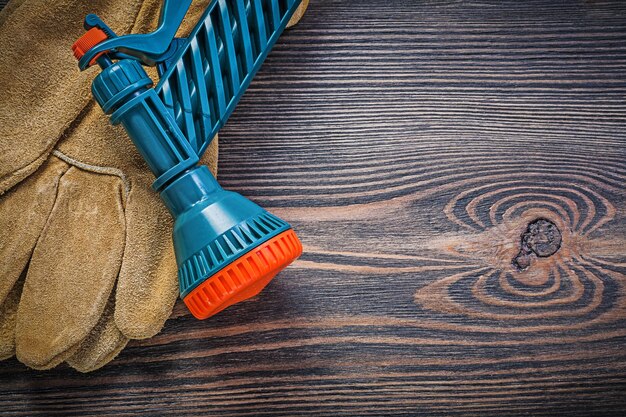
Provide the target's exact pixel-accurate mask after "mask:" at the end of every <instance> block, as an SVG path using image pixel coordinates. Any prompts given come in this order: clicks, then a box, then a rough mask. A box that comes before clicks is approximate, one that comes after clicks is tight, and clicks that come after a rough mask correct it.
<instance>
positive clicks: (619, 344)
mask: <svg viewBox="0 0 626 417" xmlns="http://www.w3.org/2000/svg"><path fill="white" fill-rule="evenodd" d="M221 150H222V154H221V157H220V169H221V172H220V181H221V182H222V184H223V185H224V186H225V187H226V188H230V189H233V190H237V191H240V192H242V193H243V194H245V195H247V196H249V197H251V198H253V199H254V200H255V201H257V202H259V203H260V204H262V205H264V206H265V207H267V208H269V209H271V210H272V211H273V212H275V213H276V214H277V215H279V216H282V217H283V218H285V219H286V220H288V221H289V222H291V223H292V224H293V225H294V227H295V228H296V229H297V230H298V232H299V235H300V237H301V239H302V241H303V243H304V245H305V253H304V255H303V256H302V258H301V259H300V260H299V261H297V262H296V263H295V264H294V265H293V266H292V267H290V268H289V269H288V270H286V271H284V272H283V273H282V274H281V275H280V276H279V277H278V278H277V279H276V280H274V281H273V282H272V283H271V284H270V286H269V287H268V288H267V289H266V290H265V291H264V292H263V293H262V294H261V295H260V296H259V297H257V298H255V299H254V300H252V301H250V302H245V303H242V304H240V305H237V306H235V307H233V308H230V309H229V310H228V312H227V313H225V314H222V315H220V316H218V317H216V318H214V319H212V320H209V321H205V322H198V321H195V320H194V319H192V318H191V317H190V316H189V314H188V313H186V312H185V310H184V307H183V306H182V305H180V304H179V305H177V307H176V309H175V314H174V316H173V318H172V319H171V320H170V321H169V322H168V324H167V325H166V328H165V330H164V331H163V333H161V334H160V335H159V336H157V337H155V338H152V339H149V340H145V341H141V342H135V343H131V344H130V346H129V347H128V348H127V349H126V350H124V352H123V353H122V354H121V355H120V356H119V358H118V359H117V360H115V361H114V362H113V363H111V364H110V365H109V366H107V367H105V368H104V369H102V370H100V371H98V372H96V373H94V374H90V375H80V374H77V373H76V372H74V371H72V370H71V369H67V368H61V369H57V370H55V371H52V372H34V371H29V370H26V369H25V368H24V367H23V366H21V365H20V364H19V363H18V362H16V361H14V360H12V361H7V362H2V363H0V392H2V396H0V414H6V415H24V416H26V415H28V416H31V415H36V414H41V415H63V416H69V415H91V414H110V415H120V416H121V415H135V414H137V413H140V412H147V413H149V414H152V415H165V414H167V415H223V416H233V415H238V416H247V415H250V416H257V415H259V416H262V415H276V416H283V415H468V416H470V415H479V416H485V415H493V416H509V415H522V414H532V415H572V416H574V415H577V416H590V415H625V414H626V288H625V286H626V275H625V274H626V253H625V252H626V251H625V248H626V221H625V215H626V210H625V207H626V205H625V202H626V187H625V179H626V4H624V3H623V2H618V1H615V2H591V1H589V2H586V1H582V2H561V1H557V2H554V1H533V2H496V1H493V2H490V1H486V2H485V1H483V2H445V3H443V2H435V1H432V2H427V1H425V2H422V1H420V2H409V1H401V0H388V1H384V2H381V1H376V0H364V1H361V2H358V4H357V2H347V1H331V0H316V1H313V2H311V5H310V8H309V10H308V12H307V14H306V15H305V17H304V18H303V20H302V22H301V23H300V24H299V26H297V27H296V28H295V29H293V30H291V31H289V32H288V33H286V34H285V35H284V36H283V37H282V38H281V40H280V41H279V43H278V44H277V46H276V48H275V49H274V51H273V52H272V53H271V55H270V57H269V58H268V60H267V62H266V63H265V65H264V67H263V68H262V70H261V71H260V73H259V74H258V76H257V78H256V79H255V81H254V82H253V84H252V86H251V88H250V90H249V91H248V92H247V93H246V95H245V96H244V98H243V99H242V102H241V103H240V105H239V107H238V109H237V110H236V112H235V113H234V115H233V116H232V118H231V120H230V121H229V123H228V124H227V126H226V127H225V128H224V129H223V130H222V131H221ZM539 218H542V219H547V220H549V221H551V222H553V223H554V224H555V225H556V227H557V228H558V230H559V231H560V233H561V236H562V242H561V246H560V248H559V249H558V251H557V252H556V253H554V254H553V255H551V256H547V257H538V256H536V257H532V259H531V261H530V265H529V266H528V268H526V269H524V270H522V271H520V270H519V269H518V268H516V267H515V265H514V264H513V262H512V261H513V259H514V258H515V257H516V255H517V254H518V252H519V251H520V245H521V235H522V234H523V233H524V231H525V230H526V228H527V227H528V224H529V223H530V222H532V221H533V220H536V219H539Z"/></svg>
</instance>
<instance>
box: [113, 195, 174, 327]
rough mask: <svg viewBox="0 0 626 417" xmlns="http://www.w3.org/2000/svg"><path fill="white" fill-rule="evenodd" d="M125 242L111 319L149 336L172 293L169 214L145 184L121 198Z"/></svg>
mask: <svg viewBox="0 0 626 417" xmlns="http://www.w3.org/2000/svg"><path fill="white" fill-rule="evenodd" d="M126 221H127V225H126V226H127V227H126V230H127V233H126V247H125V249H124V259H123V261H122V267H121V269H120V276H119V280H118V284H117V291H116V299H115V323H116V324H117V327H118V328H119V329H120V331H121V332H122V333H123V334H124V335H125V336H126V337H129V338H131V339H144V338H147V337H151V336H154V335H155V334H156V333H158V332H159V330H161V328H162V327H163V324H164V323H165V320H167V318H168V317H169V314H170V313H171V311H172V307H173V305H174V302H175V301H176V296H177V294H178V291H177V290H178V283H177V280H176V261H175V260H174V248H173V245H172V238H171V231H172V218H171V216H170V214H169V213H168V212H167V210H166V209H165V207H164V206H163V204H162V203H161V202H160V201H159V200H158V197H157V196H156V194H155V193H154V191H152V190H151V189H149V188H148V187H147V186H135V187H132V189H131V191H130V193H129V194H128V199H127V201H126Z"/></svg>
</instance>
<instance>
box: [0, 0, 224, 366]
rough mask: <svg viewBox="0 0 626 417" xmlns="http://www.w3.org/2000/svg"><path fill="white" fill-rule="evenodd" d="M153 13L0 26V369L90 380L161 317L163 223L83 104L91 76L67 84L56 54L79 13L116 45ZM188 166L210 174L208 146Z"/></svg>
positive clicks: (21, 15) (132, 6) (62, 4)
mask: <svg viewBox="0 0 626 417" xmlns="http://www.w3.org/2000/svg"><path fill="white" fill-rule="evenodd" d="M13 1H16V0H13ZM19 1H20V0H18V2H19ZM159 6H160V1H159V0H146V1H143V2H142V1H130V2H129V1H128V0H109V1H96V2H82V1H76V0H58V1H55V2H52V4H51V2H45V3H42V2H40V1H39V0H22V1H21V3H20V4H17V5H13V7H12V8H10V9H9V10H8V12H10V15H8V16H7V13H6V12H3V13H2V15H1V16H2V17H1V18H0V22H1V23H2V26H0V48H1V49H2V50H3V54H1V55H0V94H2V97H4V99H3V100H5V103H4V105H3V106H2V109H1V110H0V192H5V193H4V195H2V196H1V197H0V231H1V235H0V259H2V261H0V303H1V305H0V357H1V358H7V357H10V356H12V355H13V354H16V355H17V357H18V359H19V360H20V361H21V362H23V363H24V364H26V365H28V366H30V367H33V368H37V369H47V368H51V367H54V366H56V365H57V364H59V363H60V362H62V361H67V362H68V363H69V364H70V365H71V366H73V367H74V368H76V369H78V370H80V371H90V370H93V369H96V368H98V367H100V366H102V365H104V364H105V363H107V362H108V361H110V360H111V359H112V358H113V357H115V355H117V353H119V351H121V349H123V347H124V346H125V345H126V343H127V341H128V339H130V338H133V339H140V338H146V337H150V336H153V335H154V334H156V333H157V332H158V331H159V330H160V329H161V328H162V326H163V324H164V322H165V320H166V319H167V318H168V317H169V315H170V313H171V310H172V307H173V305H174V303H175V301H176V298H177V293H178V289H177V286H178V284H177V278H176V272H177V271H176V262H175V259H174V253H173V246H172V242H171V232H172V219H171V216H170V214H169V213H168V212H167V209H166V208H165V206H164V205H163V203H162V202H161V201H160V199H159V197H158V195H157V194H156V193H155V192H154V191H152V190H151V188H150V185H151V183H152V181H153V180H154V178H153V177H152V174H151V173H150V171H149V169H148V167H147V166H146V165H145V163H144V161H143V159H142V157H141V156H140V155H139V153H138V152H137V150H136V149H135V147H134V146H133V145H132V143H131V141H130V140H129V139H128V137H127V135H126V133H125V132H124V130H123V129H122V128H121V127H119V126H112V125H111V124H110V123H109V121H108V117H107V116H105V115H104V114H103V112H102V110H101V109H100V108H99V107H98V106H97V105H96V104H95V102H94V101H93V100H91V97H90V95H91V92H90V88H89V87H90V82H91V79H92V78H93V77H94V75H95V72H94V71H86V72H85V73H80V72H79V71H78V68H77V66H76V61H75V60H74V58H73V56H72V54H71V50H70V46H71V45H72V43H73V42H74V40H76V39H77V38H78V37H79V36H80V35H81V34H82V33H83V29H82V24H81V22H82V19H83V18H84V16H85V15H86V14H87V13H89V12H95V13H98V14H100V15H102V16H105V18H106V19H107V21H108V22H109V23H110V24H111V26H112V28H113V29H114V30H117V31H119V32H122V33H127V32H129V31H130V30H131V28H132V29H133V32H135V31H136V32H148V31H150V30H153V28H154V27H156V20H157V19H158V12H159ZM204 6H206V2H205V4H204ZM203 10H204V7H202V6H200V7H194V9H193V10H190V14H194V13H195V14H196V16H195V17H196V19H195V20H197V18H198V17H199V15H200V13H201V12H202V11H203ZM188 17H189V15H188ZM191 20H193V22H191V23H190V24H187V25H186V27H187V28H188V29H190V28H191V27H192V26H193V23H195V20H194V19H193V17H192V18H191ZM33 39H40V42H37V43H35V45H31V43H32V42H33ZM28 48H30V52H32V53H33V55H32V56H29V57H28V58H27V59H25V58H24V55H23V51H24V50H29V49H28ZM201 162H202V163H205V164H208V165H209V167H210V169H211V170H212V171H213V173H214V174H215V170H216V165H217V141H215V140H214V141H213V144H212V145H211V146H210V147H209V149H208V150H207V152H206V154H205V157H204V158H203V161H201ZM16 184H17V185H16Z"/></svg>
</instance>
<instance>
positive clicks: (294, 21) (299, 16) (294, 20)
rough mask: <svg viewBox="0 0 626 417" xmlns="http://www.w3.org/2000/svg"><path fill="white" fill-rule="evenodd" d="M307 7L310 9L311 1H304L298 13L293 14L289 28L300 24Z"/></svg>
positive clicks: (288, 24) (297, 10) (288, 23)
mask: <svg viewBox="0 0 626 417" xmlns="http://www.w3.org/2000/svg"><path fill="white" fill-rule="evenodd" d="M307 7H309V0H302V3H300V5H299V6H298V8H297V9H296V11H295V12H294V13H293V16H291V19H289V22H287V27H288V28H290V27H292V26H295V25H297V24H298V22H299V21H300V19H302V16H304V12H306V8H307Z"/></svg>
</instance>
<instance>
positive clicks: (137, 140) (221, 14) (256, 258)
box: [72, 0, 302, 319]
mask: <svg viewBox="0 0 626 417" xmlns="http://www.w3.org/2000/svg"><path fill="white" fill-rule="evenodd" d="M299 4H300V0H213V1H211V2H210V4H209V6H208V7H207V9H206V10H205V12H204V13H203V15H202V17H201V18H200V20H199V21H198V23H197V24H196V26H195V28H194V29H193V30H192V32H191V34H190V35H189V36H188V37H186V38H175V34H176V31H177V30H178V28H179V26H180V24H181V23H182V21H183V18H184V16H185V14H186V13H187V10H188V8H189V6H190V5H191V0H164V1H163V4H162V8H161V13H160V17H159V24H158V27H157V29H156V30H155V31H154V32H152V33H149V34H131V35H123V36H117V35H116V34H115V33H114V32H113V31H112V30H111V29H110V28H109V27H108V26H107V25H106V24H105V23H104V22H103V21H102V20H101V19H100V18H99V17H98V16H96V15H88V16H86V18H85V22H84V26H85V29H86V30H87V32H86V33H85V34H84V35H83V36H82V37H81V38H80V39H78V40H77V41H76V43H75V44H74V45H73V46H72V49H73V51H74V56H75V57H76V58H77V59H78V60H79V61H78V65H79V68H80V69H81V70H85V69H86V68H88V67H90V66H92V65H95V64H97V65H99V66H100V68H101V69H102V72H100V73H99V74H98V76H97V77H96V78H95V79H94V81H93V84H92V87H91V90H92V93H93V95H94V97H95V99H96V101H97V102H98V104H99V105H100V106H101V107H102V109H103V111H104V112H105V113H106V114H109V115H110V120H111V123H113V124H121V125H122V126H123V127H124V128H125V129H126V132H127V133H128V136H129V137H130V139H131V140H132V141H133V143H134V144H135V145H136V147H137V149H138V150H139V153H140V154H141V155H142V156H143V158H144V159H145V161H146V163H147V164H148V166H149V168H150V170H151V171H152V172H153V173H154V175H155V177H156V180H155V181H154V183H153V185H152V187H153V189H154V190H155V191H156V192H158V193H159V194H160V196H161V199H162V200H163V202H164V204H165V205H166V206H167V208H168V209H169V211H170V213H171V214H172V216H173V217H174V219H175V221H174V231H173V240H174V250H175V253H176V261H177V263H178V279H179V284H180V295H181V298H182V299H183V301H184V302H185V304H186V305H187V307H188V308H189V310H190V311H191V313H192V314H193V315H194V316H195V317H197V318H199V319H205V318H207V317H210V316H212V315H214V314H216V313H218V312H220V311H221V310H223V309H224V308H226V307H228V306H230V305H232V304H235V303H237V302H239V301H242V300H245V299H247V298H250V297H253V296H255V295H256V294H258V293H259V292H260V291H261V290H262V289H263V288H264V287H265V286H266V285H267V284H268V282H269V281H270V280H271V279H272V278H273V277H274V276H275V275H276V274H277V273H278V272H280V271H281V270H282V269H283V268H285V267H286V266H287V265H289V264H290V263H291V262H292V261H294V260H295V259H296V258H297V257H298V256H300V254H301V253H302V245H301V243H300V241H299V240H298V237H297V236H296V234H295V232H294V231H293V229H292V228H291V226H290V225H289V224H288V223H287V222H285V221H284V220H281V219H280V218H278V217H276V216H274V215H272V214H270V213H268V212H267V211H265V210H264V209H262V208H261V207H259V206H258V205H256V204H255V203H253V202H252V201H250V200H248V199H246V198H245V197H243V196H241V195H239V194H237V193H234V192H230V191H226V190H224V189H222V188H221V187H220V186H219V184H218V183H217V181H216V180H215V178H213V176H212V175H211V173H210V172H209V170H208V169H207V167H206V166H199V165H198V161H199V156H202V154H203V153H204V151H205V150H206V148H207V146H208V145H209V144H210V142H211V139H212V138H213V137H214V136H215V134H216V133H217V131H218V130H219V129H220V128H221V127H222V125H223V124H224V123H225V122H226V120H227V119H228V117H229V116H230V114H231V113H232V111H233V110H234V108H235V106H236V105H237V102H238V101H239V99H240V97H241V96H242V95H243V93H244V91H245V90H246V88H247V87H248V85H249V84H250V81H251V80H252V78H253V77H254V74H255V73H256V72H257V71H258V69H259V67H260V66H261V64H262V63H263V61H264V60H265V57H266V56H267V54H268V53H269V51H270V49H271V48H272V46H273V45H274V43H275V42H276V40H277V39H278V37H279V36H280V34H281V33H282V31H283V30H284V28H285V26H286V25H287V22H288V21H289V19H290V18H291V16H292V15H293V13H294V12H295V10H296V9H297V7H298V5H299ZM142 65H149V66H156V67H157V72H158V74H159V82H158V83H157V85H156V86H154V87H153V82H152V80H151V79H150V78H149V77H148V75H147V73H146V72H145V70H144V69H143V67H142Z"/></svg>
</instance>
